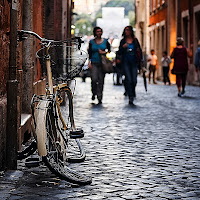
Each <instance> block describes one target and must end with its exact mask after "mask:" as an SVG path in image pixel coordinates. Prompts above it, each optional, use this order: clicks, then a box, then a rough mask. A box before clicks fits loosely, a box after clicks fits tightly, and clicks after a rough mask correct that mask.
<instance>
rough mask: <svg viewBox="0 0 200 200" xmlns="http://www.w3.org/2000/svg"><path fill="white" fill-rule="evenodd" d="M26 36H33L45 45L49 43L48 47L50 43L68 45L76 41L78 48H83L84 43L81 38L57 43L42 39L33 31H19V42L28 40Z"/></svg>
mask: <svg viewBox="0 0 200 200" xmlns="http://www.w3.org/2000/svg"><path fill="white" fill-rule="evenodd" d="M24 34H28V35H33V36H34V37H35V38H37V39H38V40H40V41H41V42H42V43H43V44H44V43H49V44H48V46H49V45H50V43H68V42H70V41H74V40H77V41H78V46H79V48H80V47H81V43H84V42H83V41H82V40H81V37H74V38H68V39H66V40H63V41H62V40H61V41H59V40H58V41H55V40H48V39H46V38H42V37H40V36H39V35H38V34H37V33H35V32H33V31H25V30H19V31H18V35H19V40H20V41H22V40H24V39H26V38H24V37H23V36H24Z"/></svg>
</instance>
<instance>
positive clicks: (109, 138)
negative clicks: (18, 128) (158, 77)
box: [0, 75, 200, 200]
mask: <svg viewBox="0 0 200 200" xmlns="http://www.w3.org/2000/svg"><path fill="white" fill-rule="evenodd" d="M123 92H124V89H123V87H122V86H114V85H113V84H112V75H106V80H105V87H104V98H103V104H102V105H97V101H96V102H94V103H92V100H91V92H90V80H89V79H86V83H82V82H81V79H78V80H77V83H76V91H75V97H74V107H75V108H74V109H75V119H76V124H77V125H78V126H81V127H83V129H84V131H85V137H84V138H83V139H82V143H83V145H84V147H85V150H86V153H87V157H86V160H85V162H84V163H81V164H71V167H73V168H75V169H76V170H79V171H81V172H83V173H85V174H87V175H91V176H92V178H93V182H92V184H91V185H87V186H81V187H77V186H75V185H71V184H69V183H67V182H65V181H60V180H59V179H57V178H56V177H55V176H54V175H52V174H51V173H50V172H49V170H48V169H47V168H46V167H45V166H43V165H41V166H40V167H36V168H31V169H27V168H26V167H24V163H23V162H20V163H19V170H18V171H11V172H7V173H6V174H4V175H2V177H1V178H0V193H1V195H0V199H10V200H18V199H19V200H22V199H23V200H25V199H30V200H33V199H34V200H35V199H38V200H43V199H45V200H48V199H54V200H57V199H67V200H71V199H75V200H79V199H81V200H82V199H83V200H103V199H111V200H128V199H129V200H135V199H149V200H150V199H151V200H171V199H186V200H197V199H200V143H199V141H200V123H199V121H200V109H199V108H200V88H199V87H192V86H187V87H186V94H185V96H184V97H182V98H179V97H178V96H177V89H176V86H175V85H173V86H164V85H163V84H162V83H159V84H158V85H149V86H148V92H147V93H146V92H145V90H144V87H143V82H142V79H141V78H139V79H138V86H137V90H136V93H137V98H136V100H135V105H134V106H130V105H128V99H127V98H126V97H124V96H123Z"/></svg>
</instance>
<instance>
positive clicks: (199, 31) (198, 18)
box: [195, 11, 200, 42]
mask: <svg viewBox="0 0 200 200" xmlns="http://www.w3.org/2000/svg"><path fill="white" fill-rule="evenodd" d="M195 21H196V26H195V29H196V36H197V42H198V41H199V40H200V27H199V23H200V11H199V12H196V13H195Z"/></svg>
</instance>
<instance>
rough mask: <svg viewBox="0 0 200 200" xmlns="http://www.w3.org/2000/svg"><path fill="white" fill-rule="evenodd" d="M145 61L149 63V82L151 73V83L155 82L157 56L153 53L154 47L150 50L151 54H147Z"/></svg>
mask: <svg viewBox="0 0 200 200" xmlns="http://www.w3.org/2000/svg"><path fill="white" fill-rule="evenodd" d="M147 61H148V62H150V65H149V83H151V74H152V73H153V83H154V84H157V82H156V70H157V69H158V58H157V56H156V55H155V51H154V49H152V50H151V55H149V56H148V59H147Z"/></svg>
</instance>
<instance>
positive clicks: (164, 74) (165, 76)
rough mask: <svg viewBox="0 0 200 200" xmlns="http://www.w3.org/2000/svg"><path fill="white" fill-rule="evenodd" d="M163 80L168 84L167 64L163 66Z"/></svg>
mask: <svg viewBox="0 0 200 200" xmlns="http://www.w3.org/2000/svg"><path fill="white" fill-rule="evenodd" d="M163 82H164V83H165V84H166V83H167V82H168V83H169V84H170V80H169V66H168V67H165V66H163Z"/></svg>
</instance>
